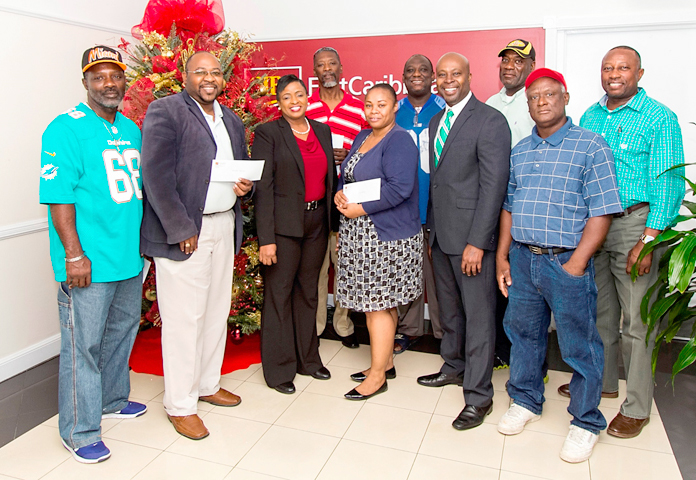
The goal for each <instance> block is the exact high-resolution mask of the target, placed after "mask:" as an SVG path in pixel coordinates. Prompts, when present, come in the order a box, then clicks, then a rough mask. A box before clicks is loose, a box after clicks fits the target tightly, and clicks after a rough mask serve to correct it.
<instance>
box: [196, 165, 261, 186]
mask: <svg viewBox="0 0 696 480" xmlns="http://www.w3.org/2000/svg"><path fill="white" fill-rule="evenodd" d="M264 163H266V162H265V161H264V160H213V169H212V171H211V172H210V181H211V182H237V181H238V180H239V179H240V178H246V179H247V180H251V181H252V182H256V181H258V180H261V174H262V173H263V165H264Z"/></svg>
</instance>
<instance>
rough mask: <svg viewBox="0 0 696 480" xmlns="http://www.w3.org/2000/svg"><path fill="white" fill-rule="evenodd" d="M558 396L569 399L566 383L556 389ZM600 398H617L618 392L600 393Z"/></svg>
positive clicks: (568, 388)
mask: <svg viewBox="0 0 696 480" xmlns="http://www.w3.org/2000/svg"><path fill="white" fill-rule="evenodd" d="M558 394H559V395H560V396H561V397H566V398H570V384H569V383H566V384H564V385H561V386H560V387H558ZM602 398H619V391H618V390H617V391H615V392H602Z"/></svg>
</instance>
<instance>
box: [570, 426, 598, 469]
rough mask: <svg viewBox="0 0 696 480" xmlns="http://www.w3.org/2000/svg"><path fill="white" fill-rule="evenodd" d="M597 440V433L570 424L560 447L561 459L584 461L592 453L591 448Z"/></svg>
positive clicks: (576, 461)
mask: <svg viewBox="0 0 696 480" xmlns="http://www.w3.org/2000/svg"><path fill="white" fill-rule="evenodd" d="M597 440H599V435H597V434H594V433H592V432H590V431H589V430H585V429H584V428H580V427H577V426H575V425H571V426H570V430H569V431H568V436H567V437H566V439H565V442H563V448H561V459H562V460H565V461H566V462H568V463H580V462H584V461H585V460H587V459H588V458H590V455H592V449H593V448H594V446H595V443H597Z"/></svg>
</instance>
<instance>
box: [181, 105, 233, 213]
mask: <svg viewBox="0 0 696 480" xmlns="http://www.w3.org/2000/svg"><path fill="white" fill-rule="evenodd" d="M192 98H193V97H192ZM193 101H194V102H196V105H198V108H200V110H201V113H202V114H203V117H204V118H205V121H206V122H208V127H210V131H211V132H212V133H213V139H214V140H215V145H216V147H217V151H216V153H215V158H214V159H211V162H213V161H214V160H234V153H233V152H232V142H231V141H230V134H229V132H228V131H227V128H226V127H225V122H223V121H222V115H223V113H222V108H221V107H220V104H219V103H218V101H217V100H215V102H214V103H213V113H214V114H215V116H214V117H213V115H209V114H208V113H206V111H205V110H203V107H201V104H200V103H198V101H196V99H195V98H194V99H193ZM236 201H237V194H236V193H234V183H232V182H210V183H209V184H208V193H207V194H206V196H205V206H204V207H203V214H204V215H209V214H211V213H218V212H226V211H228V210H230V209H231V208H232V207H234V203H235V202H236Z"/></svg>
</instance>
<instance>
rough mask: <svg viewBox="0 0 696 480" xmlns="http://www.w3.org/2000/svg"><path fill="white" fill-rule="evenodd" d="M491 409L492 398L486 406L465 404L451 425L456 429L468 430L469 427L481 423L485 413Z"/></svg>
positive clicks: (488, 413) (488, 412) (487, 413)
mask: <svg viewBox="0 0 696 480" xmlns="http://www.w3.org/2000/svg"><path fill="white" fill-rule="evenodd" d="M492 411H493V400H491V403H489V404H488V406H487V407H475V406H473V405H467V406H466V407H464V410H462V411H461V412H460V413H459V415H458V416H457V418H455V419H454V422H452V426H453V427H454V428H456V429H457V430H468V429H470V428H474V427H478V426H479V425H481V424H482V423H483V419H484V418H485V416H486V415H490V413H491V412H492Z"/></svg>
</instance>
